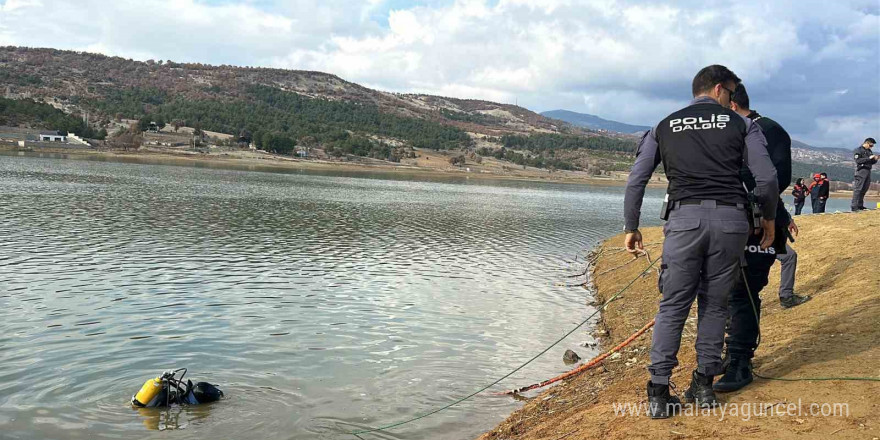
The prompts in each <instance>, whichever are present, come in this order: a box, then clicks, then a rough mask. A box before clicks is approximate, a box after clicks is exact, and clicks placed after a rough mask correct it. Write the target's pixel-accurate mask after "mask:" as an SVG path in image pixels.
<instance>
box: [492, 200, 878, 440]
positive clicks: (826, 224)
mask: <svg viewBox="0 0 880 440" xmlns="http://www.w3.org/2000/svg"><path fill="white" fill-rule="evenodd" d="M797 221H798V224H799V225H800V227H801V235H800V237H799V238H798V240H797V242H796V243H795V244H794V245H793V246H794V247H795V249H796V250H797V252H798V255H799V265H798V271H797V284H796V291H797V292H798V293H799V294H802V295H812V296H813V300H812V301H810V302H808V303H806V304H804V305H802V306H799V307H796V308H793V309H790V310H785V309H782V308H781V307H780V305H779V300H778V296H777V291H778V288H779V265H778V264H777V265H776V266H774V268H773V270H772V271H771V274H770V284H769V285H768V286H767V287H766V288H765V289H764V291H763V292H762V298H763V302H764V305H763V313H764V315H763V316H762V331H763V342H762V343H761V346H760V348H759V349H758V352H757V355H756V358H755V368H756V371H757V372H759V373H760V374H762V375H765V376H774V377H786V378H797V377H821V376H869V377H880V269H878V265H877V259H878V257H880V241H878V238H877V237H878V233H877V231H878V230H880V211H871V212H863V213H858V214H852V213H845V214H825V215H810V216H800V217H797ZM661 241H662V234H661V231H660V229H659V228H650V229H648V230H646V231H645V242H646V243H652V242H653V243H657V244H655V245H653V246H651V247H649V250H650V251H651V254H652V256H653V255H655V254H656V255H658V256H659V253H660V246H659V243H660V242H661ZM622 242H623V238H622V236H617V237H613V238H612V239H610V240H608V241H607V242H606V243H605V245H604V246H605V251H604V252H603V253H602V254H601V255H600V256H599V258H598V261H597V265H596V267H595V270H594V273H601V272H602V271H604V270H607V269H610V268H614V267H617V266H619V265H621V264H622V263H625V262H626V261H627V259H628V258H630V257H628V256H627V255H626V254H625V253H622V252H619V251H616V250H612V248H613V247H616V246H621V245H622ZM646 266H647V262H645V261H644V259H642V261H636V262H634V263H633V264H629V265H627V266H625V267H623V268H621V269H619V270H615V271H612V272H610V273H607V274H605V275H601V276H599V277H598V279H597V280H596V281H595V284H596V287H597V290H598V292H599V294H598V295H599V297H600V298H599V299H600V300H602V298H601V297H602V296H610V295H612V294H613V293H615V292H616V291H617V290H619V289H620V288H621V287H622V286H623V285H625V283H627V282H628V281H630V280H631V279H632V278H633V277H635V276H636V275H637V274H638V273H639V272H641V271H642V270H643V269H644V268H645V267H646ZM656 285H657V274H656V272H652V273H650V274H649V275H648V276H645V277H643V279H641V280H639V281H638V282H636V284H634V285H633V287H632V288H631V289H630V290H629V291H627V292H626V293H625V295H624V298H623V299H621V300H619V301H615V302H613V303H611V304H610V305H609V306H608V308H607V309H606V311H605V313H604V316H603V325H604V327H605V328H606V329H607V331H608V336H607V337H605V338H603V341H602V342H603V347H611V346H613V345H614V344H616V343H618V342H619V341H622V340H623V339H625V338H626V337H627V336H629V335H630V334H632V333H633V332H635V331H636V330H637V329H639V328H640V327H641V326H643V325H644V324H645V323H646V322H648V321H649V320H650V319H651V318H652V317H653V315H654V314H655V313H656V311H657V304H658V299H659V296H658V293H657V287H656ZM695 310H696V306H694V308H693V309H692V310H691V312H692V315H691V318H690V319H689V320H688V323H687V325H686V327H685V335H684V338H683V341H682V348H681V352H680V353H679V359H680V361H681V365H680V366H679V368H677V369H676V371H675V372H674V375H673V382H675V383H676V384H678V386H679V388H680V392H683V391H684V389H685V388H687V386H688V384H689V382H690V379H689V378H690V372H691V371H692V370H693V368H695V365H696V362H695V358H694V349H693V344H694V337H695V330H696V328H695V327H696V318H695V314H694V312H695ZM601 328H602V326H601V325H600V329H601ZM649 349H650V332H648V333H647V334H646V335H645V336H643V337H641V338H640V339H638V340H636V342H634V343H633V344H631V345H630V346H628V347H626V348H625V349H624V351H623V353H621V355H622V356H620V357H619V358H617V359H609V360H607V361H605V362H604V367H602V366H600V367H598V368H597V369H594V370H592V371H591V372H587V373H585V374H582V375H580V376H578V377H576V378H574V379H570V380H568V381H566V383H563V384H562V385H558V386H556V387H553V388H550V389H549V390H547V391H545V392H544V393H542V394H540V395H539V396H537V397H536V398H534V399H532V400H530V401H529V402H528V403H526V404H525V406H524V407H523V408H522V409H520V410H519V411H516V412H515V413H513V414H512V415H511V416H510V417H509V418H508V419H507V420H506V421H504V422H503V423H501V424H500V425H499V426H498V427H496V428H495V429H494V430H493V431H491V432H488V433H486V434H484V435H483V436H482V437H480V439H481V440H490V439H491V440H495V439H520V440H538V439H542V440H545V439H546V440H562V439H566V440H573V439H596V438H601V439H633V438H650V439H666V438H681V439H683V438H738V439H739V438H755V439H758V438H760V439H770V438H773V439H777V438H783V439H787V438H799V439H806V438H809V439H813V438H816V439H878V438H880V397H878V396H880V383H878V382H846V381H800V382H784V381H776V380H765V379H756V381H755V382H754V383H753V384H752V385H750V386H749V387H747V388H745V389H744V390H741V391H739V392H734V393H729V394H723V395H721V396H722V399H723V401H725V402H728V403H729V404H731V403H733V404H738V405H739V407H738V408H740V409H738V410H737V411H739V412H738V413H737V414H734V413H733V410H732V407H730V406H729V408H730V409H729V410H728V413H727V414H726V415H725V416H724V418H723V419H721V420H719V419H720V418H721V415H720V414H715V415H680V416H677V417H673V418H671V419H667V420H651V419H649V418H648V417H646V416H644V415H640V416H635V415H631V414H628V415H618V414H616V413H615V411H614V408H613V406H612V404H614V403H617V404H622V403H632V404H638V403H641V402H645V401H646V396H645V383H646V382H647V380H648V375H647V371H646V365H647V364H648V351H649ZM551 353H552V352H551ZM560 354H561V353H560ZM535 379H544V378H535ZM813 403H816V404H818V405H820V406H818V407H815V408H816V410H817V411H819V412H821V411H822V410H826V412H833V411H835V410H836V411H838V412H844V409H848V415H844V416H829V417H823V416H821V415H811V414H810V411H811V404H813ZM835 403H837V404H839V405H838V406H837V408H835V407H834V406H831V405H826V406H822V405H823V404H835ZM742 404H751V405H748V406H746V405H742ZM790 404H791V405H790ZM844 405H845V406H844ZM789 407H792V408H793V407H799V408H801V410H800V411H801V413H800V414H797V413H795V414H790V413H788V412H787V411H788V408H789ZM746 408H748V409H749V410H750V411H751V413H752V415H751V416H750V417H745V416H744V415H743V414H742V411H744V410H745V409H746ZM762 409H763V411H762ZM771 409H772V410H773V412H775V414H776V415H770V414H771ZM795 411H796V410H795ZM755 412H763V413H765V415H754V414H755Z"/></svg>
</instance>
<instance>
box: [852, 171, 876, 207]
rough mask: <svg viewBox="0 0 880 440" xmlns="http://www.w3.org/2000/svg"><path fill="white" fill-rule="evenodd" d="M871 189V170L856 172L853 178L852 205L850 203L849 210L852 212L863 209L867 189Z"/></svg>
mask: <svg viewBox="0 0 880 440" xmlns="http://www.w3.org/2000/svg"><path fill="white" fill-rule="evenodd" d="M870 187H871V170H869V169H863V170H858V171H856V175H855V177H853V196H852V203H850V208H852V210H853V211H856V210H858V209H861V208H864V207H865V194H867V193H868V188H870Z"/></svg>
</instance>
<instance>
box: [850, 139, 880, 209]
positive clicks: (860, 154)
mask: <svg viewBox="0 0 880 440" xmlns="http://www.w3.org/2000/svg"><path fill="white" fill-rule="evenodd" d="M876 143H877V142H876V141H874V138H867V139H865V142H862V146H861V147H859V148H856V149H855V151H853V159H855V161H856V175H855V177H854V178H853V196H852V203H851V204H850V208H852V210H853V211H861V210H863V209H868V208H865V194H867V193H868V188H870V187H871V168H872V167H873V166H874V164H875V163H877V159H878V158H880V156H878V155H876V154H871V148H872V147H874V144H876Z"/></svg>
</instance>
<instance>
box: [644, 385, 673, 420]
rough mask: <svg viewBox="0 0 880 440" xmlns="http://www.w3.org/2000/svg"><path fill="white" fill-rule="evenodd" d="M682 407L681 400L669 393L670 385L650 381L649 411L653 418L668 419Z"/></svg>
mask: <svg viewBox="0 0 880 440" xmlns="http://www.w3.org/2000/svg"><path fill="white" fill-rule="evenodd" d="M680 408H681V400H679V399H678V397H675V396H670V395H669V385H659V384H658V385H655V384H654V383H652V382H651V381H648V411H649V413H650V415H651V418H652V419H667V418H669V417H671V416H672V415H673V414H675V413H677V412H678V410H679V409H680Z"/></svg>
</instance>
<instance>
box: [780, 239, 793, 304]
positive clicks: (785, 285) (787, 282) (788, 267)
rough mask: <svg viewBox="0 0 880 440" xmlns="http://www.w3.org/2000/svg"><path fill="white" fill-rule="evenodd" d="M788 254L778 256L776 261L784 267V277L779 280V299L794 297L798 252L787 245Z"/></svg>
mask: <svg viewBox="0 0 880 440" xmlns="http://www.w3.org/2000/svg"><path fill="white" fill-rule="evenodd" d="M785 251H786V252H788V253H787V254H777V255H776V259H777V260H779V265H780V266H781V267H782V277H781V279H780V280H779V299H780V300H781V299H784V298H788V297H790V296H792V295H794V273H795V272H797V252H795V251H794V249H792V248H791V246H789V245H788V243H785Z"/></svg>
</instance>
